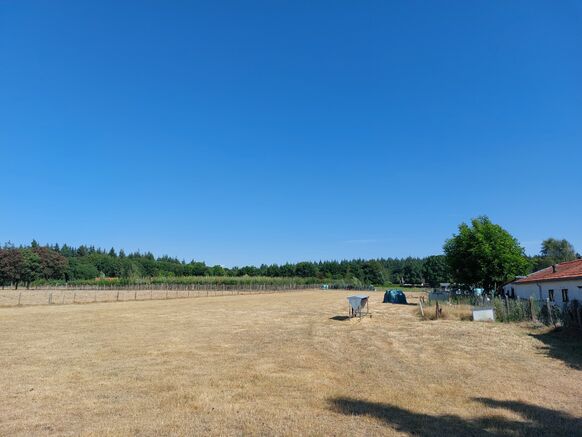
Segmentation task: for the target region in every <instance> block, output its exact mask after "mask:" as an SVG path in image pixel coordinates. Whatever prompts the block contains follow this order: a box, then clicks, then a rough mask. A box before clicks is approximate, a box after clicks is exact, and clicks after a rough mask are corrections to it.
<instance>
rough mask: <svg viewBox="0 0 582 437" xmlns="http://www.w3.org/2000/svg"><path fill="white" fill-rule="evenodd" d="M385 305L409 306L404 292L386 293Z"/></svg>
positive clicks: (387, 291)
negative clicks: (398, 304)
mask: <svg viewBox="0 0 582 437" xmlns="http://www.w3.org/2000/svg"><path fill="white" fill-rule="evenodd" d="M383 303H400V304H404V305H406V304H408V302H406V295H405V294H404V293H403V292H402V290H386V293H384V302H383Z"/></svg>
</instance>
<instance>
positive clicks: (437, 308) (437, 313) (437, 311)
mask: <svg viewBox="0 0 582 437" xmlns="http://www.w3.org/2000/svg"><path fill="white" fill-rule="evenodd" d="M435 317H436V320H438V319H439V301H438V300H437V301H436V305H435Z"/></svg>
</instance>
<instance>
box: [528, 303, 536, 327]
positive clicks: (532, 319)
mask: <svg viewBox="0 0 582 437" xmlns="http://www.w3.org/2000/svg"><path fill="white" fill-rule="evenodd" d="M529 314H530V318H531V321H532V322H535V321H536V315H535V312H534V304H533V297H530V298H529Z"/></svg>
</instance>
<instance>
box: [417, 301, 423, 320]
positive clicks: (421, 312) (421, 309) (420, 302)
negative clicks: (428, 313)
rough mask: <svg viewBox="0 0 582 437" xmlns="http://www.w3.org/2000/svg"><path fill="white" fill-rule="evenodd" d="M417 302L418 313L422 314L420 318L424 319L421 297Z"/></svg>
mask: <svg viewBox="0 0 582 437" xmlns="http://www.w3.org/2000/svg"><path fill="white" fill-rule="evenodd" d="M418 304H419V305H420V314H422V318H423V319H424V309H423V308H422V297H421V298H420V299H419V300H418Z"/></svg>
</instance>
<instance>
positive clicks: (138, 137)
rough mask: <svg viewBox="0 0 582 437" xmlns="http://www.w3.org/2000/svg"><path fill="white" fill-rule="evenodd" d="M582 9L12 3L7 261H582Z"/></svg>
mask: <svg viewBox="0 0 582 437" xmlns="http://www.w3.org/2000/svg"><path fill="white" fill-rule="evenodd" d="M581 22H582V2H580V1H577V2H573V1H566V0H565V1H561V2H550V1H509V2H506V1H490V0H487V1H475V2H467V1H458V2H428V1H423V2H415V1H406V2H404V1H398V2H396V1H394V2H388V1H378V2H365V1H362V2H351V1H329V2H325V1H320V2H313V1H309V2H300V1H263V2H254V1H245V2H238V1H213V2H186V1H176V2H162V1H158V2H152V1H139V2H138V1H135V2H114V1H104V0H100V1H95V2H91V1H85V2H77V1H50V2H48V1H38V2H27V1H0V159H1V165H2V169H1V171H0V186H1V189H0V205H1V213H0V240H1V241H6V240H11V241H13V242H16V243H27V242H29V241H30V240H31V239H32V238H36V239H37V240H39V241H40V242H42V243H45V242H51V243H52V242H59V243H63V242H67V243H69V244H73V245H78V244H82V243H85V244H94V245H96V246H100V247H105V248H109V247H111V246H115V247H116V248H119V247H123V248H125V249H126V250H136V249H141V250H142V251H145V250H150V251H152V252H154V253H156V254H158V255H161V254H166V253H167V254H170V255H175V256H178V257H180V258H185V259H186V260H190V259H192V258H194V259H197V260H205V261H206V262H208V263H210V264H224V265H229V266H232V265H241V264H260V263H262V262H265V263H270V262H279V263H280V262H285V261H298V260H304V259H307V260H319V259H343V258H356V257H364V258H370V257H388V256H398V257H401V256H408V255H416V256H425V255H430V254H434V253H439V252H441V249H442V244H443V241H444V240H445V239H446V238H447V237H449V236H450V235H452V234H453V233H454V232H455V231H456V228H457V225H458V224H459V223H460V222H462V221H467V220H469V219H470V218H471V217H475V216H478V215H481V214H487V215H489V216H490V217H491V218H492V220H493V221H495V222H497V223H499V224H501V225H502V226H504V227H505V228H506V229H508V230H509V231H510V232H512V233H513V234H514V235H515V236H516V237H517V238H518V239H519V240H520V242H521V243H522V244H523V245H524V246H525V247H526V249H527V252H528V253H536V252H538V251H539V244H540V242H541V240H543V239H544V238H546V237H550V236H554V237H560V238H567V239H569V240H570V241H571V242H572V243H573V244H574V245H575V247H576V248H577V249H578V250H579V251H582V179H581V178H582V173H581V167H582V166H581V164H582V49H581V47H582V26H581V25H580V23H581Z"/></svg>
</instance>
